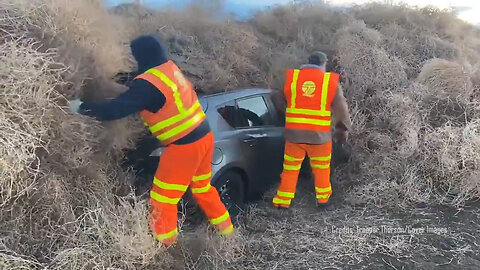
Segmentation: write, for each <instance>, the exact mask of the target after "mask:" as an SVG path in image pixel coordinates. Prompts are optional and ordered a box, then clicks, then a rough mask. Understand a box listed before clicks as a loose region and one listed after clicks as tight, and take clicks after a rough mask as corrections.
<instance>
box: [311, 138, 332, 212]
mask: <svg viewBox="0 0 480 270" xmlns="http://www.w3.org/2000/svg"><path fill="white" fill-rule="evenodd" d="M307 153H308V156H309V157H310V164H311V166H312V171H313V175H314V176H315V194H316V197H317V201H318V203H320V204H322V203H327V202H328V199H329V198H330V195H331V194H332V187H331V185H330V162H331V160H332V143H331V142H330V143H327V144H321V145H308V147H307Z"/></svg>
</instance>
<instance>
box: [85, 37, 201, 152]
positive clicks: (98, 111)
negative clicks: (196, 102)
mask: <svg viewBox="0 0 480 270" xmlns="http://www.w3.org/2000/svg"><path fill="white" fill-rule="evenodd" d="M130 47H131V49H132V54H133V57H134V58H135V60H136V61H137V63H138V70H137V72H136V73H135V76H136V75H140V74H142V73H144V72H145V71H147V70H148V69H150V68H153V67H156V66H159V65H162V64H164V63H166V62H167V61H168V57H167V51H166V49H165V48H164V46H163V45H162V43H161V42H160V41H158V39H157V38H155V37H154V36H148V35H147V36H141V37H139V38H137V39H135V40H133V41H132V42H131V43H130ZM165 102H166V98H165V96H164V95H163V94H162V92H160V91H158V90H157V89H156V88H155V86H153V85H152V84H150V83H149V82H147V81H145V80H143V79H135V80H133V81H132V82H131V83H130V84H129V89H128V90H127V91H126V92H124V93H122V94H121V95H119V96H118V97H116V98H115V99H111V100H107V101H101V102H84V103H82V105H81V106H80V113H81V114H83V115H88V116H92V117H95V118H97V119H98V120H100V121H110V120H116V119H120V118H123V117H126V116H129V115H131V114H135V113H138V112H140V111H142V110H148V111H150V112H152V113H155V112H157V111H158V110H160V109H161V108H162V107H163V105H165ZM209 131H210V126H209V125H208V122H207V121H204V122H203V124H201V125H200V126H199V127H198V128H196V129H195V130H194V131H192V132H191V133H190V134H189V135H187V136H185V137H183V138H181V139H180V140H178V141H176V142H175V144H188V143H192V142H195V141H197V140H198V139H200V138H202V137H203V136H205V135H206V134H207V133H208V132H209Z"/></svg>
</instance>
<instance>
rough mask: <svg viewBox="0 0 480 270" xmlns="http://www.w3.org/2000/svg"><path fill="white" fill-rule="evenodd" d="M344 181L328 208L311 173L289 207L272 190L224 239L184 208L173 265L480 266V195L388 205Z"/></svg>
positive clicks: (463, 267)
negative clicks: (361, 201)
mask: <svg viewBox="0 0 480 270" xmlns="http://www.w3.org/2000/svg"><path fill="white" fill-rule="evenodd" d="M343 189H344V187H343V185H338V184H334V195H333V197H332V202H333V203H334V205H335V207H334V209H330V210H324V209H319V208H317V207H316V206H315V199H314V192H313V181H312V179H311V178H310V179H309V178H306V179H301V180H300V181H299V187H298V191H297V197H296V198H295V200H294V205H293V206H292V209H290V210H278V209H275V208H273V207H272V206H271V204H270V201H271V198H272V196H273V191H271V192H269V193H268V194H266V195H265V197H264V199H263V200H262V201H257V202H253V203H251V204H249V205H248V207H247V209H246V210H245V212H244V213H242V214H241V215H240V216H239V217H237V218H236V220H235V221H236V223H237V227H238V228H239V230H238V231H239V232H238V235H237V236H236V238H235V239H233V240H226V241H227V242H222V240H221V239H220V240H219V239H217V238H216V237H215V236H214V234H213V233H211V232H210V231H209V229H208V228H207V227H206V226H205V224H206V221H205V220H204V219H203V218H201V214H200V213H194V214H193V215H188V214H187V217H184V220H185V222H184V225H183V228H182V230H183V232H182V238H181V239H180V242H179V245H178V246H176V247H174V248H172V249H170V250H168V251H167V252H168V253H169V254H170V255H171V256H172V259H173V260H175V261H176V263H175V265H177V266H178V269H437V270H438V269H480V246H479V245H480V242H479V239H478V238H477V235H478V234H477V232H478V231H479V229H480V224H479V220H480V211H479V206H480V203H479V202H472V203H470V204H468V205H467V206H465V207H464V208H463V209H461V210H457V209H454V208H448V207H443V206H433V207H431V206H426V205H417V206H411V207H406V208H405V207H404V208H398V207H397V208H391V209H388V208H379V207H377V206H375V205H353V204H352V203H348V200H346V198H348V196H349V193H348V192H345V191H344V190H343ZM187 212H188V211H187ZM199 226H200V227H202V229H200V231H199V230H198V227H199ZM205 230H206V231H209V233H206V234H204V233H203V232H205ZM192 231H194V232H195V233H192ZM212 254H213V255H212Z"/></svg>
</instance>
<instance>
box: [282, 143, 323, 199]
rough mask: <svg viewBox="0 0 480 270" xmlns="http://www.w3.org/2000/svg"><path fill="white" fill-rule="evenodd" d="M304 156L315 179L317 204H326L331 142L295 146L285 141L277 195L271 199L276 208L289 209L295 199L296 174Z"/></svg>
mask: <svg viewBox="0 0 480 270" xmlns="http://www.w3.org/2000/svg"><path fill="white" fill-rule="evenodd" d="M305 154H308V157H309V158H310V164H311V167H312V171H313V175H314V177H315V193H316V197H317V200H318V202H319V203H327V202H328V199H329V198H330V195H331V194H332V187H331V186H330V161H331V159H332V142H330V143H327V144H297V143H291V142H288V141H286V142H285V155H284V156H283V172H282V175H281V183H280V186H279V187H278V191H277V194H276V195H275V197H274V198H273V205H274V206H276V207H283V208H289V207H290V205H291V203H292V199H293V198H294V197H295V190H296V186H297V181H298V174H299V173H300V168H301V166H302V162H303V159H304V158H305Z"/></svg>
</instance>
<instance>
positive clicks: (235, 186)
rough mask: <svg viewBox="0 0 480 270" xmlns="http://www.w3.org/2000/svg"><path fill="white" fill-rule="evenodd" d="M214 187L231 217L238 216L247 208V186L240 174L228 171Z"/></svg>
mask: <svg viewBox="0 0 480 270" xmlns="http://www.w3.org/2000/svg"><path fill="white" fill-rule="evenodd" d="M213 186H214V187H215V188H216V189H217V191H218V194H219V195H220V199H221V200H222V202H223V204H224V205H225V207H226V208H227V210H228V212H229V213H230V216H236V215H238V214H239V213H240V212H242V211H243V209H244V207H245V203H244V200H245V186H244V183H243V179H242V176H241V175H240V174H239V173H237V172H235V171H228V172H226V173H224V174H222V175H221V176H220V178H218V179H217V180H216V181H215V183H214V184H213Z"/></svg>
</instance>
